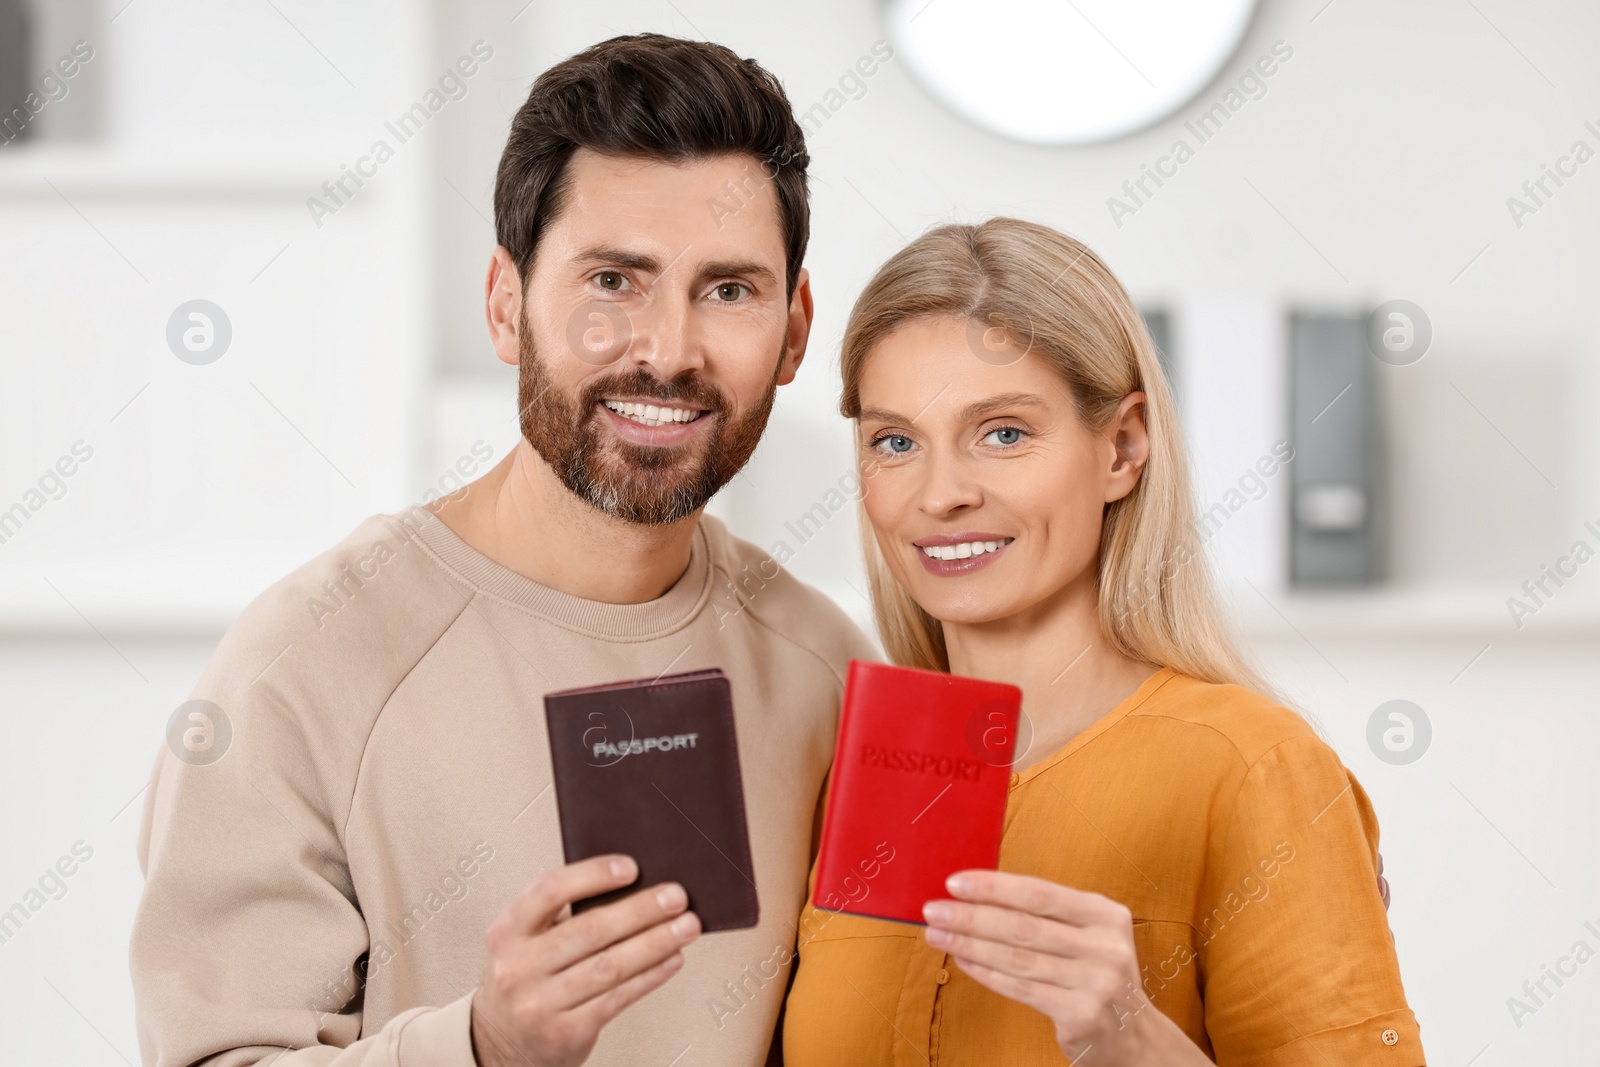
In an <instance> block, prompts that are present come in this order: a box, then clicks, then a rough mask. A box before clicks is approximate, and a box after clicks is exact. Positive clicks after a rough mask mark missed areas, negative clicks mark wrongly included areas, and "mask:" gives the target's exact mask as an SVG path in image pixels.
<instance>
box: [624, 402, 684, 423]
mask: <svg viewBox="0 0 1600 1067" xmlns="http://www.w3.org/2000/svg"><path fill="white" fill-rule="evenodd" d="M605 405H606V407H607V408H608V409H609V410H611V411H615V412H616V413H617V414H618V415H621V416H622V417H623V418H625V419H628V420H630V421H632V422H637V423H638V424H639V425H641V426H665V425H667V424H668V423H672V422H693V421H694V420H695V419H698V418H699V417H700V415H701V411H700V410H699V409H698V408H673V407H667V406H665V405H657V404H633V403H625V402H623V401H620V400H607V401H605Z"/></svg>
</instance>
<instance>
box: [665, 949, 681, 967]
mask: <svg viewBox="0 0 1600 1067" xmlns="http://www.w3.org/2000/svg"><path fill="white" fill-rule="evenodd" d="M661 965H662V966H663V967H665V968H666V969H667V970H668V971H675V970H677V969H678V968H679V967H682V966H683V953H681V952H675V953H673V954H672V955H670V956H668V957H667V958H666V959H665V960H663V961H662V964H661Z"/></svg>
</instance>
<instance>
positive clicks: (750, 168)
mask: <svg viewBox="0 0 1600 1067" xmlns="http://www.w3.org/2000/svg"><path fill="white" fill-rule="evenodd" d="M567 177H568V190H567V197H566V202H565V205H564V206H563V208H562V210H561V213H560V215H559V216H558V217H557V218H556V220H555V221H554V223H552V224H551V225H549V226H548V227H547V228H546V229H545V232H544V235H543V237H542V238H541V240H540V242H539V248H538V251H537V253H536V255H535V256H534V262H533V266H532V269H531V270H530V272H529V275H528V278H527V285H526V290H525V298H524V301H523V305H522V310H521V318H520V325H519V329H518V332H517V342H516V343H517V358H518V366H519V369H520V373H519V379H518V404H519V407H520V409H521V414H522V419H521V421H522V433H523V436H524V437H526V438H527V439H528V442H529V443H530V444H531V445H532V446H533V447H534V449H535V450H536V451H538V453H539V455H540V456H541V457H543V459H544V461H545V462H546V463H547V464H548V465H549V466H550V468H551V470H552V471H554V472H555V474H556V476H557V477H558V478H559V479H560V480H561V482H562V484H564V485H565V486H566V487H567V488H568V489H569V490H571V491H572V492H573V493H575V494H577V495H578V496H579V497H581V498H582V499H584V500H586V501H588V502H589V503H590V504H592V505H593V506H595V507H597V508H599V509H600V510H602V511H604V512H606V513H607V514H609V515H612V516H614V517H616V518H619V519H623V520H625V521H628V522H635V523H647V524H661V523H670V522H675V521H677V520H679V519H683V518H685V517H687V516H690V515H693V514H695V513H696V512H698V511H699V510H700V508H702V507H703V506H704V505H705V503H706V502H707V501H708V500H709V499H710V498H711V497H712V495H713V494H715V493H716V492H717V490H718V489H720V488H721V487H722V486H723V485H724V484H726V483H727V482H728V480H729V479H731V478H732V477H733V476H734V475H735V474H737V473H738V472H739V470H740V468H741V467H743V466H744V464H745V462H746V461H747V460H748V459H749V458H750V454H751V453H752V452H753V451H755V447H756V444H757V442H758V441H759V440H760V437H761V432H762V430H763V429H764V428H765V427H766V422H767V416H768V414H769V412H770V411H771V409H772V401H773V396H774V393H775V391H776V389H777V387H778V385H780V384H783V383H786V382H788V381H790V380H791V379H792V378H793V377H794V371H795V367H796V365H797V364H798V363H799V356H800V353H801V352H803V349H804V341H805V336H804V326H803V325H802V327H801V329H800V333H799V335H798V344H796V343H795V341H796V337H795V335H794V332H793V331H794V318H795V315H794V314H793V313H792V312H791V303H790V301H789V300H788V299H787V298H786V297H785V292H784V288H785V286H784V271H785V254H784V242H783V232H782V228H781V225H780V221H779V211H778V200H777V195H776V191H775V189H774V187H773V186H772V185H771V183H770V182H767V181H765V180H764V178H763V172H762V169H761V166H760V164H759V163H758V162H757V160H756V159H755V157H753V156H744V155H738V156H720V157H715V158H711V159H705V160H697V161H694V162H690V163H685V164H682V165H675V164H670V163H662V162H657V161H653V160H640V159H620V158H617V157H611V156H602V155H599V154H597V153H594V152H590V151H588V150H586V149H580V150H579V151H578V152H577V153H575V154H574V155H573V157H572V160H571V161H570V163H569V165H568V174H567ZM799 298H800V294H799V291H798V290H797V302H798V301H799ZM806 317H807V316H802V318H803V319H804V318H806ZM794 349H799V351H793V350H794Z"/></svg>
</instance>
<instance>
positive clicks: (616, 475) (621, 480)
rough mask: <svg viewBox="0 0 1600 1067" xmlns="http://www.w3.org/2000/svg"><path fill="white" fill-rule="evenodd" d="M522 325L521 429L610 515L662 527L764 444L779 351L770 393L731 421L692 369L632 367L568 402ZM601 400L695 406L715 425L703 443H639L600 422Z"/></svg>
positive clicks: (559, 473)
mask: <svg viewBox="0 0 1600 1067" xmlns="http://www.w3.org/2000/svg"><path fill="white" fill-rule="evenodd" d="M528 326H529V324H528V321H527V318H526V316H524V318H523V321H522V330H521V334H520V336H519V339H518V343H517V347H518V371H517V406H518V407H519V409H520V410H521V413H522V415H521V423H522V436H523V437H526V438H527V439H528V443H529V444H530V445H532V446H533V447H534V450H535V451H537V452H538V453H539V455H540V456H541V457H543V458H544V461H545V463H547V464H549V466H550V469H551V470H553V471H554V472H555V474H556V477H557V478H559V479H561V484H562V485H564V486H566V487H567V489H569V490H570V491H571V492H573V493H575V494H576V495H577V496H578V497H579V498H580V499H582V500H584V501H587V502H588V503H589V504H591V505H593V506H594V507H596V508H599V509H600V510H601V511H603V512H605V513H606V514H607V515H610V516H612V517H613V518H618V519H622V520H623V521H625V522H633V523H639V524H642V525H650V526H659V525H664V524H666V523H670V522H677V521H678V520H679V519H683V518H686V517H688V516H690V515H693V514H694V513H695V512H697V511H699V510H700V509H701V508H702V507H704V506H705V505H706V502H707V501H709V500H710V499H711V498H712V497H713V496H715V495H716V493H717V490H719V489H721V488H722V487H723V486H724V485H726V484H727V483H728V482H729V480H731V479H732V478H733V476H734V475H736V474H738V473H739V471H740V469H742V468H743V467H744V465H745V463H746V462H747V461H748V460H749V459H750V455H751V453H753V452H754V451H755V449H756V445H757V444H758V443H759V442H760V441H761V434H762V431H764V430H765V429H766V426H767V416H768V415H769V414H771V412H772V401H773V398H774V397H775V396H776V395H777V391H778V370H779V369H780V367H781V363H782V355H783V354H782V353H781V352H780V353H779V358H778V360H777V361H775V365H774V368H773V375H772V381H771V382H770V383H769V384H768V386H767V390H766V393H765V394H764V395H763V396H762V397H761V399H760V401H759V402H758V403H757V404H756V405H755V406H753V407H752V408H751V409H750V410H749V411H748V412H747V413H746V414H745V415H744V417H743V418H741V419H739V420H738V421H737V422H733V421H730V420H731V418H732V408H731V406H730V405H729V404H728V402H727V400H726V398H725V397H723V395H722V392H721V391H720V390H719V389H717V388H716V387H715V386H713V385H711V384H710V383H709V382H707V381H705V379H703V378H701V377H700V374H699V372H698V371H695V370H688V371H684V372H683V373H682V374H679V375H678V376H677V377H675V378H673V379H672V380H671V381H670V382H664V381H662V380H661V379H659V378H657V377H656V376H655V375H653V374H651V373H649V372H648V371H646V370H645V369H644V368H642V367H640V366H638V365H637V364H629V366H630V368H631V369H629V370H626V371H622V372H620V373H617V374H607V375H597V376H595V377H593V378H590V379H589V380H587V381H586V382H584V383H583V386H582V388H581V391H580V393H579V395H578V397H577V398H576V400H574V399H572V398H570V397H568V396H567V395H565V394H564V393H562V392H561V390H560V389H558V388H556V387H555V385H554V384H553V382H552V379H551V376H550V373H549V369H548V368H547V367H545V365H544V363H543V361H542V360H541V359H540V358H539V353H538V350H537V346H535V345H534V343H533V335H532V331H531V330H530V329H529V328H528ZM606 397H626V398H628V399H630V400H631V399H639V400H656V401H663V402H666V403H669V404H675V405H678V406H681V407H690V408H697V409H701V410H703V411H705V414H703V415H701V416H700V418H701V419H715V420H716V427H715V429H714V430H713V431H712V435H711V437H710V439H709V440H708V441H706V442H704V443H690V444H685V445H678V446H654V445H636V444H633V443H631V442H629V441H624V440H621V439H620V438H618V437H617V436H616V435H615V434H607V433H605V431H603V430H601V428H600V427H599V425H598V422H599V420H600V419H601V418H604V416H601V415H599V414H598V412H596V410H595V407H596V405H597V404H599V403H600V401H601V400H603V399H604V398H606ZM619 417H620V416H619ZM607 437H609V438H610V441H609V443H608V442H607V441H606V440H605V438H607Z"/></svg>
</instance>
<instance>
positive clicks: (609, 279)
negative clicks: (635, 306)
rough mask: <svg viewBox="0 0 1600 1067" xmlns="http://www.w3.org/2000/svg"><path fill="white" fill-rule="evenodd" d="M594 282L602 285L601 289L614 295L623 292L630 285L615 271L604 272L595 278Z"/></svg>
mask: <svg viewBox="0 0 1600 1067" xmlns="http://www.w3.org/2000/svg"><path fill="white" fill-rule="evenodd" d="M594 280H595V281H597V282H599V283H600V288H602V289H609V290H610V291H612V292H613V293H619V292H621V291H622V289H623V287H624V286H626V285H627V284H628V279H626V278H624V277H623V276H622V275H621V273H619V272H618V271H614V270H603V271H601V272H600V273H599V274H596V275H595V276H594Z"/></svg>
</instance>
